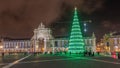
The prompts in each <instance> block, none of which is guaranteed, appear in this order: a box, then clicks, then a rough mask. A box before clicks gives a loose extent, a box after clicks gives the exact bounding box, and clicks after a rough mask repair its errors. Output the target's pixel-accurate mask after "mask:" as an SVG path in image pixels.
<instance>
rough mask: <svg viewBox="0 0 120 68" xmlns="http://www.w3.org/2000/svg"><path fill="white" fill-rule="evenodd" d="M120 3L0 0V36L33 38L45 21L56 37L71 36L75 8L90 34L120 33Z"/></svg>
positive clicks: (70, 0) (69, 0)
mask: <svg viewBox="0 0 120 68" xmlns="http://www.w3.org/2000/svg"><path fill="white" fill-rule="evenodd" d="M119 3H120V2H119V0H0V36H3V37H12V38H31V37H32V35H33V30H34V29H35V28H37V27H38V25H39V24H40V22H43V23H44V24H45V25H46V27H50V28H51V29H52V30H53V31H52V32H53V35H55V36H60V35H63V36H66V35H69V31H70V29H69V28H70V24H71V23H72V18H73V9H74V6H77V8H78V10H79V16H80V17H81V18H82V21H86V20H91V21H92V22H91V23H90V22H88V23H87V32H86V33H85V34H86V35H91V33H92V32H95V34H96V36H97V37H99V38H100V37H102V35H104V34H105V33H109V32H114V31H115V32H119V31H120V24H119V23H120V4H119Z"/></svg>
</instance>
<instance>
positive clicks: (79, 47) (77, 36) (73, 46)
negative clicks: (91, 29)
mask: <svg viewBox="0 0 120 68" xmlns="http://www.w3.org/2000/svg"><path fill="white" fill-rule="evenodd" d="M77 14H78V12H77V8H75V10H74V19H73V23H72V29H71V33H70V39H69V47H68V52H69V53H81V52H82V53H83V52H84V39H83V36H82V31H81V27H80V24H81V21H79V19H78V15H77Z"/></svg>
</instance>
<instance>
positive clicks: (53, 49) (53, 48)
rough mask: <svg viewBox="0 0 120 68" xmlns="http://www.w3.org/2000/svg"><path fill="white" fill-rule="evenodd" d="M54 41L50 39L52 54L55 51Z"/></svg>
mask: <svg viewBox="0 0 120 68" xmlns="http://www.w3.org/2000/svg"><path fill="white" fill-rule="evenodd" d="M54 46H55V41H54V40H52V53H53V54H54V53H55V47H54Z"/></svg>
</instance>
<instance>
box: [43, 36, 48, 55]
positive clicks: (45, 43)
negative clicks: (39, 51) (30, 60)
mask: <svg viewBox="0 0 120 68" xmlns="http://www.w3.org/2000/svg"><path fill="white" fill-rule="evenodd" d="M46 46H47V41H46V38H45V39H44V52H43V53H45V52H46Z"/></svg>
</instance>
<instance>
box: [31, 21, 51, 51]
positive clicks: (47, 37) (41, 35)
mask: <svg viewBox="0 0 120 68" xmlns="http://www.w3.org/2000/svg"><path fill="white" fill-rule="evenodd" d="M52 39H53V37H52V34H51V30H50V29H49V28H45V26H44V25H43V23H41V24H40V25H39V27H38V28H37V29H35V30H34V35H33V37H32V38H31V45H32V46H33V50H34V52H48V51H49V50H50V51H51V47H52V43H51V42H52Z"/></svg>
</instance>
